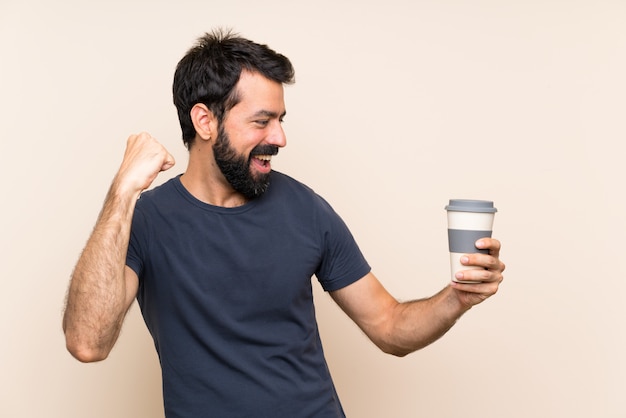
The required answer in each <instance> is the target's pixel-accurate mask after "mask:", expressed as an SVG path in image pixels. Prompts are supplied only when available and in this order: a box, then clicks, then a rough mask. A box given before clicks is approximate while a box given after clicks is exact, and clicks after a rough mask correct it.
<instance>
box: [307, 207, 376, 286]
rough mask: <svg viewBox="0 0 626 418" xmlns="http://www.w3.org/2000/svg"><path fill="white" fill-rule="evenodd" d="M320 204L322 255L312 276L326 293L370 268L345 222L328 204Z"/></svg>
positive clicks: (348, 282) (350, 282) (368, 270)
mask: <svg viewBox="0 0 626 418" xmlns="http://www.w3.org/2000/svg"><path fill="white" fill-rule="evenodd" d="M320 199H321V198H320ZM323 203H324V205H323V206H322V208H323V210H322V211H321V212H320V214H319V216H320V219H319V223H320V231H321V233H322V242H323V254H322V261H321V263H320V266H319V268H318V270H317V271H316V273H315V275H316V277H317V278H318V280H319V281H320V283H321V285H322V287H323V289H324V290H325V291H327V292H329V291H334V290H339V289H341V288H343V287H345V286H347V285H349V284H352V283H354V282H356V281H357V280H359V279H361V278H362V277H363V276H365V275H366V274H367V273H369V272H370V270H371V268H370V266H369V264H368V263H367V261H366V259H365V257H364V256H363V253H362V252H361V250H360V248H359V246H358V245H357V243H356V241H355V239H354V237H353V235H352V233H351V232H350V230H349V229H348V227H347V225H346V224H345V222H344V221H343V220H342V219H341V217H340V216H339V215H338V214H337V213H336V212H335V211H334V210H333V209H332V208H331V207H330V205H328V203H326V202H325V201H324V202H323Z"/></svg>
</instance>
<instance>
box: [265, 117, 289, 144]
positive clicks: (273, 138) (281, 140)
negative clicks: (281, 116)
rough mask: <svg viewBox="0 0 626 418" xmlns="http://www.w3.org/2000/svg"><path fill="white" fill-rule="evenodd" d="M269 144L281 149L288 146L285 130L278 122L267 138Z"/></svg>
mask: <svg viewBox="0 0 626 418" xmlns="http://www.w3.org/2000/svg"><path fill="white" fill-rule="evenodd" d="M267 142H268V143H269V144H272V145H276V146H277V147H279V148H282V147H284V146H285V145H287V135H285V130H284V129H283V125H282V124H281V123H280V122H278V121H277V122H276V123H275V124H274V126H273V129H272V130H271V132H270V133H269V135H268V136H267Z"/></svg>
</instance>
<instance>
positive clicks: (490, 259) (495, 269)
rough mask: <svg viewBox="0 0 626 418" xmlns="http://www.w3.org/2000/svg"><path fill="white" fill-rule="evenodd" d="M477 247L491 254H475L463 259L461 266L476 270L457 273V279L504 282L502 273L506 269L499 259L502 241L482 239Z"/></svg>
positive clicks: (465, 256) (477, 243)
mask: <svg viewBox="0 0 626 418" xmlns="http://www.w3.org/2000/svg"><path fill="white" fill-rule="evenodd" d="M476 247H477V248H479V249H488V250H489V254H482V253H474V254H466V255H464V256H463V257H461V264H463V265H464V266H468V267H474V268H472V269H468V270H463V271H461V272H459V273H457V276H456V277H457V279H459V280H462V281H472V282H483V283H484V282H496V283H500V282H501V281H502V280H503V275H502V272H503V271H504V269H505V268H506V266H505V265H504V263H503V262H502V261H501V260H500V258H499V253H500V247H501V244H500V241H498V240H496V239H493V238H481V239H480V240H478V241H477V242H476ZM476 267H478V268H476Z"/></svg>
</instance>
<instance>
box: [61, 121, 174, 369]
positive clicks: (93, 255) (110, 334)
mask: <svg viewBox="0 0 626 418" xmlns="http://www.w3.org/2000/svg"><path fill="white" fill-rule="evenodd" d="M173 165H174V158H173V157H172V156H171V155H170V154H169V153H168V152H167V150H165V148H164V147H163V146H162V145H161V144H159V143H158V142H157V141H156V140H155V139H154V138H152V137H151V136H150V135H149V134H146V133H141V134H139V135H131V136H130V137H129V138H128V143H127V146H126V152H125V154H124V159H123V161H122V164H121V166H120V169H119V170H118V172H117V174H116V176H115V178H114V180H113V182H112V184H111V187H110V189H109V192H108V194H107V197H106V200H105V202H104V206H103V208H102V211H101V212H100V216H99V217H98V221H97V222H96V225H95V227H94V230H93V232H92V234H91V236H90V238H89V240H88V241H87V245H86V246H85V249H84V250H83V252H82V254H81V256H80V258H79V260H78V262H77V264H76V267H75V268H74V272H73V274H72V278H71V281H70V286H69V290H68V294H67V301H66V306H65V314H64V316H63V331H64V332H65V341H66V345H67V349H68V350H69V351H70V353H71V354H72V355H73V356H74V357H75V358H77V359H78V360H80V361H83V362H92V361H99V360H104V359H105V358H106V357H107V356H108V354H109V352H110V351H111V349H112V348H113V345H114V344H115V341H116V340H117V337H118V336H119V333H120V330H121V328H122V323H123V321H124V317H125V316H126V312H127V311H128V308H129V307H130V305H131V304H132V302H133V300H134V298H135V296H136V294H137V289H138V285H139V280H138V278H137V275H136V274H135V272H134V271H133V270H132V269H130V268H129V267H127V266H126V252H127V250H128V242H129V240H130V229H131V223H132V218H133V212H134V209H135V203H136V201H137V199H138V198H139V195H140V194H141V192H142V191H143V190H145V189H147V188H148V187H149V186H150V184H152V182H153V181H154V179H155V178H156V176H157V175H158V173H159V172H160V171H164V170H167V169H169V168H171V167H172V166H173Z"/></svg>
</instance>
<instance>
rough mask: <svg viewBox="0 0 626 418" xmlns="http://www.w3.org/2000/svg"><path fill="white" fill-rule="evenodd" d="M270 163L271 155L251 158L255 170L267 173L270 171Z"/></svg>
mask: <svg viewBox="0 0 626 418" xmlns="http://www.w3.org/2000/svg"><path fill="white" fill-rule="evenodd" d="M271 161H272V156H271V155H266V154H260V155H253V156H252V162H253V163H254V165H255V166H256V167H257V168H259V169H261V171H263V172H266V171H269V170H270V169H271V167H272V164H271Z"/></svg>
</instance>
